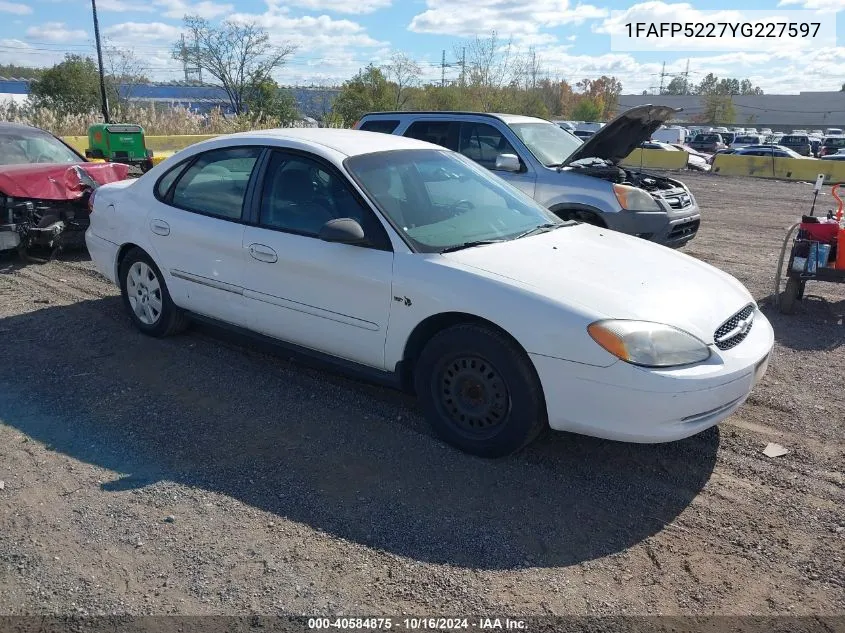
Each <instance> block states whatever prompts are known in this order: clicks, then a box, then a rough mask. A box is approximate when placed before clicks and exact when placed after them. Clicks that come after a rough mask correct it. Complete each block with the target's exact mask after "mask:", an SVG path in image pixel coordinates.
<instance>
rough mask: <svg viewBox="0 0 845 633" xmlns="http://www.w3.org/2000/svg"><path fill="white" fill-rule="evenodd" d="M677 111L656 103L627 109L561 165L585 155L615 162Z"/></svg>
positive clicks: (638, 144)
mask: <svg viewBox="0 0 845 633" xmlns="http://www.w3.org/2000/svg"><path fill="white" fill-rule="evenodd" d="M678 112H680V110H679V109H676V108H670V107H669V106H655V105H641V106H637V107H635V108H631V109H630V110H626V111H625V112H623V113H622V114H620V115H619V116H617V117H616V118H615V119H613V120H612V121H610V122H609V123H608V124H607V125H605V126H604V127H603V128H601V129H600V130H598V131H597V132H596V133H595V134H593V135H592V136H591V137H589V138H588V139H587V140H585V141H584V144H583V145H581V146H580V147H579V148H578V149H576V150H575V151H574V152H573V153H572V154H571V155H570V156H569V158H567V159H566V161H565V162H564V163H563V164H564V165H569V164H571V163H573V162H575V161H577V160H583V159H585V158H600V159H602V160H609V161H612V162H614V163H618V162H619V161H621V160H622V159H623V158H625V157H626V156H628V154H630V153H631V152H633V151H634V150H635V149H636V148H637V147H639V146H640V144H641V143H642V142H643V141H647V140H648V139H650V138H651V135H652V134H654V132H655V131H657V129H658V128H660V126H661V125H663V124H664V123H665V122H666V121H668V120H669V119H671V118H672V117H673V116H675V114H676V113H678Z"/></svg>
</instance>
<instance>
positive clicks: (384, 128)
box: [358, 119, 399, 134]
mask: <svg viewBox="0 0 845 633" xmlns="http://www.w3.org/2000/svg"><path fill="white" fill-rule="evenodd" d="M397 127H399V121H393V120H390V121H388V120H385V119H375V120H372V121H364V122H363V123H362V124H361V126H360V127H359V128H358V129H359V130H363V131H364V132H381V133H382V134H393V131H394V130H395V129H396V128H397Z"/></svg>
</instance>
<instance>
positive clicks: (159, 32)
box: [103, 22, 182, 44]
mask: <svg viewBox="0 0 845 633" xmlns="http://www.w3.org/2000/svg"><path fill="white" fill-rule="evenodd" d="M103 34H104V35H105V36H106V37H108V38H109V39H110V40H113V41H114V42H121V43H129V42H143V43H144V44H148V43H150V42H153V43H156V42H167V43H171V42H175V41H176V40H177V39H179V37H180V36H181V35H182V29H181V28H179V27H178V26H173V25H172V24H164V23H163V22H123V23H121V24H113V25H111V26H109V27H107V28H106V29H104V30H103Z"/></svg>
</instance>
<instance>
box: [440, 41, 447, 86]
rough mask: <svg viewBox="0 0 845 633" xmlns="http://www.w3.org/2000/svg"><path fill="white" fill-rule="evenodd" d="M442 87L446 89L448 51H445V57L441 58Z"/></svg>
mask: <svg viewBox="0 0 845 633" xmlns="http://www.w3.org/2000/svg"><path fill="white" fill-rule="evenodd" d="M440 87H441V88H445V87H446V49H445V48H444V49H443V55H442V57H441V58H440Z"/></svg>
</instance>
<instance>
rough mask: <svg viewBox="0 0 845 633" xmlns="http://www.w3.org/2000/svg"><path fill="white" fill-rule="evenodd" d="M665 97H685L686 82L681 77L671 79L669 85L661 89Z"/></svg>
mask: <svg viewBox="0 0 845 633" xmlns="http://www.w3.org/2000/svg"><path fill="white" fill-rule="evenodd" d="M663 94H665V95H685V94H687V82H686V80H685V79H684V78H683V77H681V76H678V77H672V81H670V82H669V85H668V86H666V87H665V88H664V89H663Z"/></svg>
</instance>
